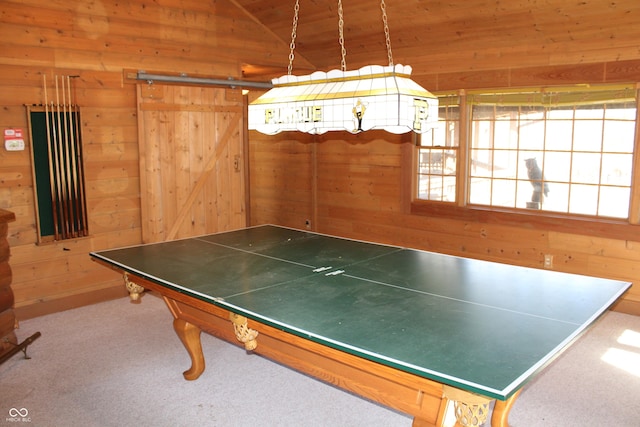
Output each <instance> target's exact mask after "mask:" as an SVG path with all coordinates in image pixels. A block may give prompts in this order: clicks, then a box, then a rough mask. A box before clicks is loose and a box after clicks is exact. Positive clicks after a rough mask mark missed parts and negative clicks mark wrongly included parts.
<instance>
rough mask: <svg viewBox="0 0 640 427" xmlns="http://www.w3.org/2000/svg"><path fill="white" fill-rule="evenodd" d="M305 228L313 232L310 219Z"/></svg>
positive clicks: (305, 223)
mask: <svg viewBox="0 0 640 427" xmlns="http://www.w3.org/2000/svg"><path fill="white" fill-rule="evenodd" d="M304 225H305V227H307V230H311V220H310V219H308V220H306V221H305V222H304Z"/></svg>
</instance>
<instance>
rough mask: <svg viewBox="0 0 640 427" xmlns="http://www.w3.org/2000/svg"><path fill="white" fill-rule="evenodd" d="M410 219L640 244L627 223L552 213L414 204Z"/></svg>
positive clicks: (635, 229) (639, 231)
mask: <svg viewBox="0 0 640 427" xmlns="http://www.w3.org/2000/svg"><path fill="white" fill-rule="evenodd" d="M411 214H412V215H425V216H430V217H434V218H447V219H455V220H459V221H472V222H479V223H487V224H499V225H507V226H514V227H522V228H528V229H534V230H540V231H556V232H562V233H569V234H580V235H587V236H596V237H604V238H610V239H618V240H633V241H640V227H638V226H636V225H632V224H629V222H628V221H626V220H616V219H597V220H596V219H593V218H591V217H580V216H571V217H569V216H565V215H561V214H554V213H552V212H542V211H532V212H527V211H520V210H515V209H514V210H507V209H496V208H485V207H475V206H474V207H460V206H457V205H454V204H451V203H433V202H426V201H424V202H423V201H414V202H412V203H411Z"/></svg>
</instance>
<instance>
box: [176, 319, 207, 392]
mask: <svg viewBox="0 0 640 427" xmlns="http://www.w3.org/2000/svg"><path fill="white" fill-rule="evenodd" d="M173 329H174V330H175V331H176V334H178V337H179V338H180V341H182V344H183V345H184V348H186V349H187V353H189V357H191V368H189V369H188V370H186V371H184V373H183V375H184V378H185V379H186V380H189V381H193V380H196V379H198V377H199V376H200V375H201V374H202V373H203V372H204V367H205V363H204V355H203V354H202V343H201V342H200V334H201V333H202V331H201V330H200V328H198V327H197V326H195V325H192V324H191V323H189V322H187V321H186V320H184V319H180V318H178V317H176V318H175V319H174V320H173Z"/></svg>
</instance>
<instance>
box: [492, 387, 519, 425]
mask: <svg viewBox="0 0 640 427" xmlns="http://www.w3.org/2000/svg"><path fill="white" fill-rule="evenodd" d="M521 391H522V390H518V391H517V392H515V393H514V394H513V395H512V396H511V397H510V398H508V399H507V400H496V404H495V406H494V407H493V415H492V416H491V427H509V412H511V408H512V407H513V404H514V403H515V402H516V399H517V398H518V395H519V394H520V392H521Z"/></svg>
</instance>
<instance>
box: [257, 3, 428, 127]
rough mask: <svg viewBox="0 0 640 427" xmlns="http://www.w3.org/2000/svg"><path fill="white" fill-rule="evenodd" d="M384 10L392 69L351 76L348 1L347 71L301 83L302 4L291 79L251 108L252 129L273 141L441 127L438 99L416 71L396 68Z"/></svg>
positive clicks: (307, 78) (303, 78) (275, 83)
mask: <svg viewBox="0 0 640 427" xmlns="http://www.w3.org/2000/svg"><path fill="white" fill-rule="evenodd" d="M381 9H382V21H383V24H384V31H385V37H386V44H387V54H388V58H389V65H388V66H380V65H369V66H366V67H363V68H361V69H359V70H353V71H346V61H345V57H346V50H345V48H344V37H343V17H342V0H338V15H339V25H338V27H339V34H340V45H341V50H342V64H341V65H342V66H341V70H332V71H329V72H326V73H325V72H321V71H318V72H315V73H313V74H310V75H306V76H297V77H296V76H293V75H291V71H292V64H293V58H294V50H295V38H296V28H297V22H298V11H299V0H296V4H295V8H294V12H295V13H294V19H293V30H292V34H291V46H290V47H291V53H290V55H289V69H288V74H287V75H285V76H282V77H279V78H276V79H273V80H272V83H273V88H272V89H271V90H269V91H268V92H266V93H265V94H263V95H262V96H260V97H259V98H257V99H256V100H255V101H253V102H252V103H251V104H250V105H249V129H255V130H257V131H259V132H262V133H265V134H270V135H273V134H276V133H278V132H282V131H300V132H307V133H313V134H321V133H325V132H327V131H348V132H352V133H358V132H362V131H366V130H372V129H383V130H386V131H388V132H391V133H406V132H410V131H414V132H417V133H425V132H427V131H429V130H431V129H433V128H434V127H435V126H436V125H437V122H438V99H437V98H436V97H435V96H434V95H433V94H431V93H430V92H429V91H427V90H426V89H424V88H422V87H421V86H420V85H419V84H417V83H415V82H414V81H412V80H411V78H410V77H411V67H410V66H408V65H400V64H398V65H394V64H393V56H392V53H391V42H390V38H389V27H388V24H387V14H386V7H385V2H384V0H381Z"/></svg>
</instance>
